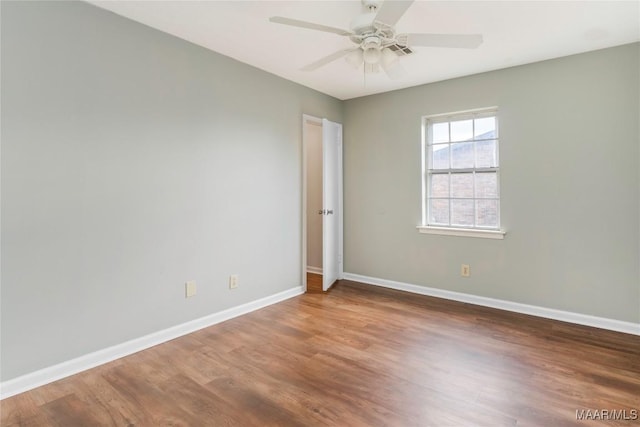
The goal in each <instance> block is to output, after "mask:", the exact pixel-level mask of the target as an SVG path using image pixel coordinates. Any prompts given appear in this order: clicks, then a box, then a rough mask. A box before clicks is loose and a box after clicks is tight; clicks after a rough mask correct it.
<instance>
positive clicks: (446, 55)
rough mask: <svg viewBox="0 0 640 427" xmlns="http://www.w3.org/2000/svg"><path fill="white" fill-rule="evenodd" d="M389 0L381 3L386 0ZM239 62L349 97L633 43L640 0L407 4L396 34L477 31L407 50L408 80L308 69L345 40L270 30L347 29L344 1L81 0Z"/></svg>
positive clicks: (357, 6) (342, 66)
mask: <svg viewBox="0 0 640 427" xmlns="http://www.w3.org/2000/svg"><path fill="white" fill-rule="evenodd" d="M388 1H390V0H388ZM90 3H93V4H95V5H97V6H99V7H101V8H104V9H108V10H111V11H113V12H115V13H117V14H119V15H122V16H125V17H127V18H130V19H133V20H135V21H138V22H141V23H143V24H146V25H148V26H150V27H153V28H156V29H158V30H161V31H164V32H167V33H169V34H173V35H175V36H177V37H180V38H182V39H185V40H188V41H190V42H193V43H195V44H198V45H200V46H204V47H206V48H208V49H211V50H213V51H216V52H219V53H221V54H223V55H226V56H230V57H232V58H235V59H237V60H238V61H241V62H244V63H247V64H250V65H252V66H254V67H257V68H260V69H262V70H265V71H268V72H270V73H273V74H276V75H278V76H281V77H284V78H286V79H289V80H292V81H294V82H296V83H300V84H302V85H304V86H308V87H310V88H313V89H316V90H318V91H320V92H323V93H326V94H329V95H332V96H334V97H336V98H339V99H349V98H355V97H358V96H363V95H369V94H373V93H380V92H386V91H390V90H394V89H400V88H405V87H410V86H416V85H420V84H424V83H430V82H434V81H439V80H445V79H450V78H453V77H459V76H465V75H470V74H476V73H480V72H484V71H490V70H496V69H500V68H506V67H511V66H514V65H520V64H526V63H531V62H536V61H541V60H545V59H551V58H557V57H561V56H566V55H571V54H575V53H580V52H586V51H591V50H596V49H601V48H605V47H610V46H617V45H621V44H626V43H631V42H635V41H639V40H640V0H632V1H584V0H583V1H558V0H555V1H428V0H418V1H416V2H415V3H413V4H412V5H411V7H410V8H409V9H408V10H407V12H406V13H405V15H404V16H403V17H402V18H400V20H399V21H398V23H397V25H396V30H397V32H399V33H418V32H428V33H467V34H469V33H481V34H482V35H483V36H484V43H483V44H482V45H481V46H480V47H479V48H478V49H475V50H467V49H444V48H427V47H416V48H414V51H415V53H414V54H413V55H410V56H406V57H403V58H401V62H402V64H403V66H404V68H405V69H406V70H407V76H406V77H405V78H404V79H402V80H400V81H394V80H390V79H389V78H388V77H387V76H386V75H385V74H384V73H379V74H367V76H366V79H365V76H364V74H363V71H362V68H360V70H354V69H353V68H351V67H350V66H349V65H348V64H347V63H346V61H345V60H344V59H339V60H337V61H335V62H333V63H331V64H328V65H326V66H324V67H322V68H320V69H318V70H315V71H312V72H304V71H300V68H302V67H303V66H305V65H307V64H309V63H311V62H313V61H315V60H317V59H319V58H321V57H323V56H326V55H328V54H330V53H333V52H335V51H337V50H340V49H345V48H351V47H353V46H354V45H353V44H352V42H351V41H349V39H348V38H347V37H341V36H338V35H335V34H330V33H323V32H318V31H313V30H307V29H302V28H296V27H290V26H285V25H281V24H274V23H270V22H269V21H268V19H269V17H271V16H275V15H279V16H285V17H289V18H295V19H301V20H306V21H312V22H316V23H320V24H324V25H329V26H333V27H339V28H344V29H349V23H350V21H351V19H352V18H353V17H354V16H356V15H358V14H360V13H362V5H361V3H360V1H359V0H343V1H303V0H298V1H269V0H261V1H237V0H236V1H185V0H175V1H148V0H146V1H129V0H127V1H90Z"/></svg>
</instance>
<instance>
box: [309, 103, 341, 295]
mask: <svg viewBox="0 0 640 427" xmlns="http://www.w3.org/2000/svg"><path fill="white" fill-rule="evenodd" d="M302 156H303V162H302V164H303V168H302V169H303V174H302V177H303V179H302V181H303V185H302V188H303V197H302V201H303V203H302V212H303V215H302V282H303V286H304V287H305V289H306V291H307V292H309V293H322V292H326V291H327V290H328V289H329V288H330V287H331V286H332V285H333V284H334V282H335V281H336V280H338V279H341V278H342V272H343V268H342V230H343V229H342V220H343V219H342V218H343V216H342V125H341V124H339V123H334V122H331V121H329V120H326V119H320V118H317V117H313V116H309V115H306V114H305V115H303V117H302Z"/></svg>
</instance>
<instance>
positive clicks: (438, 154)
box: [429, 144, 449, 169]
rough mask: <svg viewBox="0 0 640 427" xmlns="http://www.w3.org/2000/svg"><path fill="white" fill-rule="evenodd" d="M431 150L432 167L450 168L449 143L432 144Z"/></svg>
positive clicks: (430, 166)
mask: <svg viewBox="0 0 640 427" xmlns="http://www.w3.org/2000/svg"><path fill="white" fill-rule="evenodd" d="M429 151H431V153H430V154H431V155H430V156H429V160H430V165H429V168H430V169H449V144H445V145H432V146H430V147H429Z"/></svg>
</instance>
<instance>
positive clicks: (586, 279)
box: [344, 44, 640, 322]
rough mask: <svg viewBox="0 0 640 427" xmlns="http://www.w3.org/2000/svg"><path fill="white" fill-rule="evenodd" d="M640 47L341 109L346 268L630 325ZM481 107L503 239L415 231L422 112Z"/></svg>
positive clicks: (636, 311)
mask: <svg viewBox="0 0 640 427" xmlns="http://www.w3.org/2000/svg"><path fill="white" fill-rule="evenodd" d="M639 46H640V45H638V44H634V45H626V46H622V47H617V48H612V49H607V50H602V51H596V52H592V53H587V54H581V55H576V56H571V57H566V58H561V59H557V60H552V61H546V62H540V63H535V64H531V65H526V66H521V67H516V68H510V69H505V70H500V71H495V72H490V73H485V74H480V75H474V76H470V77H465V78H460V79H455V80H450V81H444V82H440V83H435V84H429V85H424V86H420V87H415V88H410V89H406V90H400V91H396V92H391V93H386V94H381V95H374V96H368V97H363V98H358V99H353V100H349V101H347V102H346V103H345V119H344V122H345V127H344V129H345V138H344V139H345V144H344V146H345V227H344V229H345V271H348V272H350V273H356V274H362V275H366V276H372V277H377V278H383V279H390V280H395V281H400V282H407V283H413V284H417V285H423V286H430V287H435V288H440V289H446V290H451V291H458V292H465V293H470V294H474V295H480V296H486V297H492V298H499V299H504V300H508V301H515V302H520V303H526V304H533V305H538V306H543V307H548V308H555V309H560V310H568V311H572V312H577V313H584V314H590V315H594V316H602V317H607V318H612V319H619V320H624V321H630V322H639V321H640V272H639V263H638V259H639V258H640V251H639V244H640V241H639V239H638V236H639V225H640V222H639V221H638V218H639V217H640V212H639V193H640V176H639V171H640V164H639V145H640V138H639V130H638V117H639V109H638V99H639V97H638V94H639V79H640V70H639V67H638V64H639ZM490 106H498V107H499V119H500V135H501V138H500V159H501V191H502V223H503V226H504V228H505V229H506V230H507V235H506V237H505V239H504V240H502V241H500V240H488V239H478V238H467V237H453V236H436V235H424V234H419V233H418V232H417V231H416V228H415V226H416V225H418V224H419V223H420V221H421V206H420V192H421V189H420V181H421V177H420V167H421V166H420V138H421V136H420V127H421V117H422V116H423V115H431V114H438V113H447V112H455V111H461V110H468V109H473V108H480V107H490ZM462 263H465V264H470V265H471V277H469V278H462V277H460V264H462Z"/></svg>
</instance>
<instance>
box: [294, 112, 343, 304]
mask: <svg viewBox="0 0 640 427" xmlns="http://www.w3.org/2000/svg"><path fill="white" fill-rule="evenodd" d="M307 122H308V123H309V124H313V125H318V126H320V127H322V119H321V118H319V117H316V116H312V115H309V114H302V144H301V145H302V221H301V223H302V230H301V231H302V232H301V236H302V247H301V252H302V257H301V258H302V259H301V261H302V266H301V271H302V274H301V276H302V277H301V278H302V287H303V288H304V291H305V292H306V291H307V130H306V124H307ZM340 125H342V123H340ZM343 149H344V143H343V138H341V141H340V149H339V150H338V171H339V172H338V280H340V279H342V278H343V277H344V243H343V242H344V240H343V239H344V222H343V221H344V213H343V206H344V202H343V175H344V173H343V162H342V156H343V154H342V151H343ZM323 233H324V230H323ZM323 265H324V263H323Z"/></svg>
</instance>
